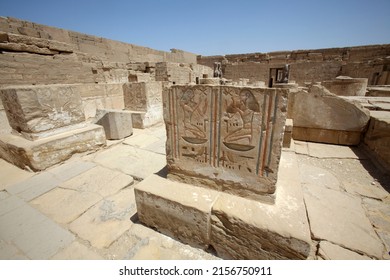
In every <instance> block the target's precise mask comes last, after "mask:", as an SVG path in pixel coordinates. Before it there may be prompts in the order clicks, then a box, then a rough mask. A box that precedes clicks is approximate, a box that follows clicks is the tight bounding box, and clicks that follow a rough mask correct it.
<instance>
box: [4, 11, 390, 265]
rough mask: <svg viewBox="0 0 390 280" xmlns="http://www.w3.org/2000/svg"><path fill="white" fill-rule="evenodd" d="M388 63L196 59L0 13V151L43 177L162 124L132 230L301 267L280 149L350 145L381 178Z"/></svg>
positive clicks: (326, 53) (388, 147) (387, 130)
mask: <svg viewBox="0 0 390 280" xmlns="http://www.w3.org/2000/svg"><path fill="white" fill-rule="evenodd" d="M389 56H390V45H379V46H365V47H354V48H339V49H324V50H307V51H292V52H274V53H266V54H262V53H255V54H242V55H227V56H213V57H204V56H197V55H195V54H191V53H188V52H184V51H181V50H176V49H172V50H171V52H170V53H167V52H162V51H157V50H152V49H149V48H143V47H139V46H134V45H130V44H125V43H120V42H115V41H111V40H107V39H103V38H97V37H94V36H89V35H85V34H80V33H76V32H71V31H66V30H61V29H56V28H52V27H47V26H42V25H38V24H32V23H29V22H25V21H20V20H17V19H13V18H4V17H1V18H0V65H1V67H2V69H0V71H1V75H0V96H1V104H0V105H1V106H0V124H1V128H0V157H1V158H3V159H5V160H7V161H9V162H11V163H13V164H14V165H17V166H19V167H20V168H24V169H31V170H33V171H40V170H45V169H47V168H49V167H50V166H53V165H55V164H58V163H60V162H63V161H65V160H66V159H68V158H70V157H71V156H72V155H73V154H74V153H82V152H86V151H94V150H97V149H100V148H102V147H104V146H105V145H106V139H123V138H125V137H131V135H132V133H133V128H137V129H144V128H147V127H150V126H153V125H156V124H162V123H165V126H166V132H167V142H166V159H167V176H159V175H151V176H149V177H148V178H146V179H144V180H143V181H142V182H140V183H139V184H137V186H136V188H135V195H136V201H137V210H138V216H139V219H140V221H141V222H142V223H144V224H146V225H148V226H150V227H152V228H155V229H157V230H159V231H160V232H163V233H165V234H167V235H169V236H172V237H175V238H177V239H179V240H180V241H182V242H184V243H188V244H191V245H193V246H196V247H201V248H203V249H211V250H213V251H215V252H216V253H217V254H218V256H220V257H223V258H228V259H306V258H307V257H308V255H309V253H310V246H311V239H310V230H309V226H308V220H307V216H306V213H305V211H304V210H303V209H304V207H300V206H301V205H302V204H303V199H302V193H301V190H300V185H299V184H297V183H296V181H295V179H296V176H298V175H297V173H298V171H297V169H296V168H295V167H294V162H295V161H296V160H295V159H294V156H293V155H292V153H288V152H287V153H284V154H283V153H282V147H284V148H286V149H287V151H288V148H289V147H290V144H291V139H295V140H304V141H312V142H320V143H332V144H338V145H354V146H357V145H360V146H363V147H364V148H365V149H366V150H367V151H369V153H370V154H371V155H372V157H373V158H374V159H377V161H378V165H379V166H381V168H384V169H385V170H390V154H389V151H390V142H389V140H388V139H389V137H390V125H389V120H390V117H389V114H388V112H389V111H390V109H389V105H388V104H389V103H390V102H389V100H388V98H390V90H389V88H388V85H389V84H390V71H389V65H390V60H389ZM266 85H268V86H266ZM378 98H379V99H378ZM281 163H283V164H281ZM297 181H299V180H297ZM286 209H288V211H286Z"/></svg>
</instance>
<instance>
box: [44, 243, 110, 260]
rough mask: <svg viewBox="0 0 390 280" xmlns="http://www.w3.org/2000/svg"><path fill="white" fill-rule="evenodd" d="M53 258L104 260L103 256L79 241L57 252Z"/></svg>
mask: <svg viewBox="0 0 390 280" xmlns="http://www.w3.org/2000/svg"><path fill="white" fill-rule="evenodd" d="M51 259H52V260H103V257H102V256H100V255H99V254H98V253H96V252H94V251H93V250H91V249H89V248H88V247H87V246H85V245H83V244H81V243H80V242H78V241H74V242H72V244H70V245H69V246H68V247H66V248H65V249H63V250H62V251H60V252H59V253H57V254H55V255H54V256H53V257H52V258H51Z"/></svg>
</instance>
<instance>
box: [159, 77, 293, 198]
mask: <svg viewBox="0 0 390 280" xmlns="http://www.w3.org/2000/svg"><path fill="white" fill-rule="evenodd" d="M287 93H288V90H286V89H269V88H248V87H232V86H202V85H196V86H195V85H194V86H173V87H171V89H170V90H169V92H166V93H165V94H164V95H163V98H164V100H163V102H164V120H165V123H166V128H167V136H168V138H167V163H168V169H169V176H170V178H176V179H179V180H182V181H184V182H186V183H191V184H194V185H200V186H204V187H209V188H212V189H216V190H219V191H223V192H228V193H232V194H235V195H239V196H243V197H249V198H252V199H264V200H268V201H273V194H274V192H275V184H276V180H277V171H278V166H279V159H280V154H281V146H282V141H283V132H284V125H285V121H286V106H287Z"/></svg>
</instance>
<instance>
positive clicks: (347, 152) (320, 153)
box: [307, 142, 361, 159]
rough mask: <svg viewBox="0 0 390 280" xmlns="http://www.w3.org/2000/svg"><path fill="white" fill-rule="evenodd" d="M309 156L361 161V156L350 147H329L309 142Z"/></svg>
mask: <svg viewBox="0 0 390 280" xmlns="http://www.w3.org/2000/svg"><path fill="white" fill-rule="evenodd" d="M307 145H308V149H309V155H310V156H312V157H316V158H353V159H359V158H360V159H361V155H357V154H356V153H354V152H353V150H352V149H351V148H350V147H348V146H340V145H329V144H322V143H312V142H308V143H307Z"/></svg>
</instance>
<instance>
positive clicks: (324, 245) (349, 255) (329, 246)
mask: <svg viewBox="0 0 390 280" xmlns="http://www.w3.org/2000/svg"><path fill="white" fill-rule="evenodd" d="M318 255H319V256H320V257H322V258H323V259H324V260H371V259H370V258H369V257H367V256H364V255H360V254H358V253H356V252H353V251H350V250H348V249H345V248H343V247H340V246H338V245H335V244H333V243H330V242H328V241H321V242H320V246H319V249H318Z"/></svg>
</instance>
